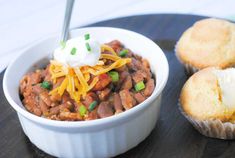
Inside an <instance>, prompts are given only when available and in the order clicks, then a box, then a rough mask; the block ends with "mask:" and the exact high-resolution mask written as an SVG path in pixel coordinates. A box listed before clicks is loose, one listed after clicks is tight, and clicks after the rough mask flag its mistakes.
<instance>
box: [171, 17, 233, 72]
mask: <svg viewBox="0 0 235 158" xmlns="http://www.w3.org/2000/svg"><path fill="white" fill-rule="evenodd" d="M234 43H235V25H234V24H233V23H231V22H228V21H225V20H220V19H214V18H209V19H203V20H200V21H198V22H196V23H195V24H194V25H193V26H192V27H190V28H189V29H187V30H186V31H185V32H184V33H183V35H182V36H181V38H180V39H179V41H178V43H177V45H176V49H175V50H176V56H177V58H178V59H179V60H180V62H181V63H183V64H184V65H185V67H186V70H187V72H188V73H191V74H192V73H193V72H195V71H197V70H200V69H203V68H206V67H210V66H216V67H221V68H227V67H232V66H234V65H235V44H234Z"/></svg>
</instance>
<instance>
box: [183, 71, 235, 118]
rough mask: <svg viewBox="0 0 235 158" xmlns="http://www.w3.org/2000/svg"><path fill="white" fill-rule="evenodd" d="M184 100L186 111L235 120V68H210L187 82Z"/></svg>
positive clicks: (196, 115) (193, 115)
mask: <svg viewBox="0 0 235 158" xmlns="http://www.w3.org/2000/svg"><path fill="white" fill-rule="evenodd" d="M180 103H181V106H182V109H183V111H184V112H185V113H186V114H187V115H189V116H191V117H193V118H195V119H198V120H208V119H220V120H221V121H222V122H227V121H234V120H235V117H234V112H235V68H228V69H225V70H222V69H219V68H206V69H203V70H201V71H198V72H197V73H195V74H194V75H192V76H191V77H190V78H189V79H188V81H187V82H186V83H185V85H184V87H183V89H182V91H181V95H180Z"/></svg>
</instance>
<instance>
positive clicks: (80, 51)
mask: <svg viewBox="0 0 235 158" xmlns="http://www.w3.org/2000/svg"><path fill="white" fill-rule="evenodd" d="M100 55H101V45H100V43H99V42H98V41H97V40H95V39H92V38H90V37H89V39H86V38H84V37H83V36H81V37H76V38H72V39H70V40H68V41H67V42H66V43H63V44H62V45H61V46H60V47H59V48H57V49H55V51H54V60H56V61H58V62H61V63H62V64H64V65H67V66H70V67H80V66H85V65H89V66H95V65H96V64H97V63H98V61H99V58H100Z"/></svg>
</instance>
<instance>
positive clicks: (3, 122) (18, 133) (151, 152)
mask: <svg viewBox="0 0 235 158" xmlns="http://www.w3.org/2000/svg"><path fill="white" fill-rule="evenodd" d="M202 18H205V17H200V16H192V15H172V14H168V15H167V14H162V15H160V14H156V15H144V16H133V17H126V18H120V19H114V20H109V21H104V22H100V23H96V24H93V25H91V26H112V27H120V28H124V29H128V30H133V31H136V32H139V33H141V34H144V35H145V36H147V37H149V38H151V39H152V40H154V41H155V42H156V43H158V44H159V46H160V47H161V48H162V49H163V50H164V52H165V54H166V56H167V59H168V61H169V64H170V76H169V80H168V83H167V86H166V87H165V90H164V92H163V100H162V108H161V115H160V119H159V121H158V123H157V125H156V127H155V129H154V130H153V132H152V133H151V134H150V135H149V137H147V139H146V140H144V141H143V142H142V143H140V144H139V145H138V146H137V147H135V148H133V149H131V150H129V151H128V152H126V153H124V154H122V155H119V156H118V157H140V158H143V157H144V158H147V157H161V158H168V157H179V158H184V157H185V158H187V157H190V158H201V157H213V158H215V157H235V141H224V140H218V139H211V138H207V137H204V136H202V135H200V134H199V133H198V132H197V131H196V130H195V129H194V128H193V127H192V126H191V124H190V123H189V122H188V121H187V120H186V119H185V118H184V117H183V116H182V115H181V114H180V112H179V110H178V107H177V101H178V97H179V93H180V90H181V88H182V86H183V84H184V82H185V81H186V79H187V76H186V75H185V74H184V69H183V67H182V66H181V65H180V64H179V62H178V61H177V60H176V57H175V55H174V45H175V42H176V41H177V40H178V39H179V37H180V36H181V34H182V32H183V31H184V30H185V29H187V28H188V27H189V26H191V25H192V24H193V23H194V22H195V21H197V20H199V19H202ZM2 77H3V73H1V74H0V82H1V84H0V138H1V139H0V157H1V158H10V157H17V158H19V157H22V158H31V157H44V158H49V157H51V156H49V155H47V154H45V153H43V152H42V151H40V150H39V149H37V148H36V147H35V146H34V145H33V144H31V143H30V141H29V140H28V138H27V137H26V136H25V135H24V133H23V131H22V129H21V127H20V124H19V121H18V118H17V115H16V112H15V111H14V110H13V109H12V108H11V107H10V105H9V104H8V102H7V101H6V99H5V97H4V94H3V90H2Z"/></svg>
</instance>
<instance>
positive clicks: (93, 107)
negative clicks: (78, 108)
mask: <svg viewBox="0 0 235 158" xmlns="http://www.w3.org/2000/svg"><path fill="white" fill-rule="evenodd" d="M96 105H97V101H93V102H92V103H91V104H90V105H89V108H88V109H89V111H92V110H94V109H95V107H96Z"/></svg>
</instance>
